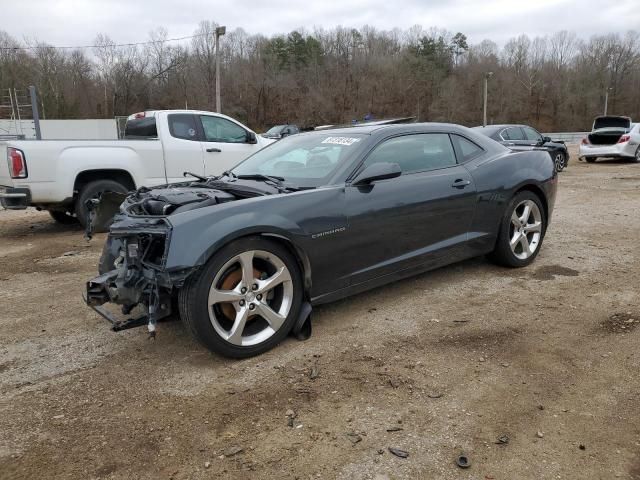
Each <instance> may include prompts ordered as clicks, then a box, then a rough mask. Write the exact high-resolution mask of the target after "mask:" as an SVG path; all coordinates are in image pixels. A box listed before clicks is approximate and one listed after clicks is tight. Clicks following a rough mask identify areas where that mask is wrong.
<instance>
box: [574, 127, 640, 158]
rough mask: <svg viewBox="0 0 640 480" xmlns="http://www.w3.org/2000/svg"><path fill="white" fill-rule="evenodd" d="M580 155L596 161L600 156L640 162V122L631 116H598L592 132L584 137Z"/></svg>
mask: <svg viewBox="0 0 640 480" xmlns="http://www.w3.org/2000/svg"><path fill="white" fill-rule="evenodd" d="M579 157H580V158H583V159H585V160H586V161H587V162H595V161H596V160H597V159H598V158H599V157H603V158H604V157H606V158H622V159H629V160H631V161H634V162H640V123H631V119H630V118H629V117H616V116H605V117H596V119H595V120H594V122H593V129H592V130H591V133H590V134H589V135H587V136H586V137H585V138H583V139H582V143H581V144H580V153H579Z"/></svg>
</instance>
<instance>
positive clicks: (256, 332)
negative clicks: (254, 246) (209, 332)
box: [208, 250, 293, 347]
mask: <svg viewBox="0 0 640 480" xmlns="http://www.w3.org/2000/svg"><path fill="white" fill-rule="evenodd" d="M292 304H293V281H292V279H291V273H290V272H289V269H288V268H287V266H286V265H285V263H284V262H283V261H282V260H281V259H280V258H279V257H277V256H276V255H274V254H273V253H271V252H265V251H263V250H250V251H246V252H243V253H241V254H239V255H236V256H235V257H233V258H231V259H230V260H229V261H228V262H226V263H225V264H224V265H223V266H222V268H221V269H220V270H219V271H218V273H217V274H216V276H215V278H214V279H213V282H212V283H211V287H210V289H209V297H208V307H209V308H208V311H209V319H210V321H211V324H212V325H213V328H214V329H215V330H216V332H217V333H218V335H220V337H221V338H223V339H224V340H226V341H227V342H229V343H231V344H233V345H238V346H243V347H248V346H252V345H257V344H259V343H262V342H264V341H265V340H267V339H269V338H270V337H271V336H272V335H274V334H275V333H276V332H277V331H278V330H279V329H280V327H281V326H282V324H283V323H284V322H285V320H286V319H287V316H288V315H289V311H290V310H291V306H292Z"/></svg>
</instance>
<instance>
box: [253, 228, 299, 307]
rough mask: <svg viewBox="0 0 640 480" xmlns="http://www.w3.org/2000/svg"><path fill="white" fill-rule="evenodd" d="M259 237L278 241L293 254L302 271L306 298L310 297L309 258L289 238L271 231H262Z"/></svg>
mask: <svg viewBox="0 0 640 480" xmlns="http://www.w3.org/2000/svg"><path fill="white" fill-rule="evenodd" d="M260 236H261V237H266V238H268V239H270V240H272V241H275V242H278V243H279V244H280V245H282V246H283V247H285V248H286V249H287V250H289V253H291V255H293V258H295V259H296V261H297V262H298V267H300V272H301V273H302V278H303V280H304V292H305V296H306V297H307V299H309V298H311V264H310V263H309V258H308V257H307V255H306V254H305V252H304V251H303V250H302V249H300V248H298V247H296V245H294V244H293V243H292V242H291V240H289V239H288V238H286V237H283V236H281V235H276V234H272V233H263V234H260Z"/></svg>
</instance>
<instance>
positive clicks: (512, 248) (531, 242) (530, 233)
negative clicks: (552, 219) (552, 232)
mask: <svg viewBox="0 0 640 480" xmlns="http://www.w3.org/2000/svg"><path fill="white" fill-rule="evenodd" d="M546 231H547V218H546V216H545V213H544V208H543V207H542V202H541V201H540V198H539V197H538V196H537V195H536V194H535V193H533V192H530V191H527V190H525V191H522V192H519V193H517V194H516V195H515V196H514V197H513V198H512V199H511V201H510V202H509V204H508V205H507V208H506V209H505V213H504V216H503V217H502V221H501V222H500V227H499V230H498V239H497V241H496V246H495V249H494V250H493V252H491V254H490V255H489V257H490V258H491V260H493V261H494V262H495V263H497V264H499V265H502V266H505V267H512V268H519V267H526V266H527V265H529V264H530V263H531V262H533V261H534V260H535V258H536V257H537V256H538V252H540V248H542V241H543V239H544V235H545V233H546Z"/></svg>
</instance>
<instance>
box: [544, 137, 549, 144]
mask: <svg viewBox="0 0 640 480" xmlns="http://www.w3.org/2000/svg"><path fill="white" fill-rule="evenodd" d="M550 141H551V137H542V143H547V142H550Z"/></svg>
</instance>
